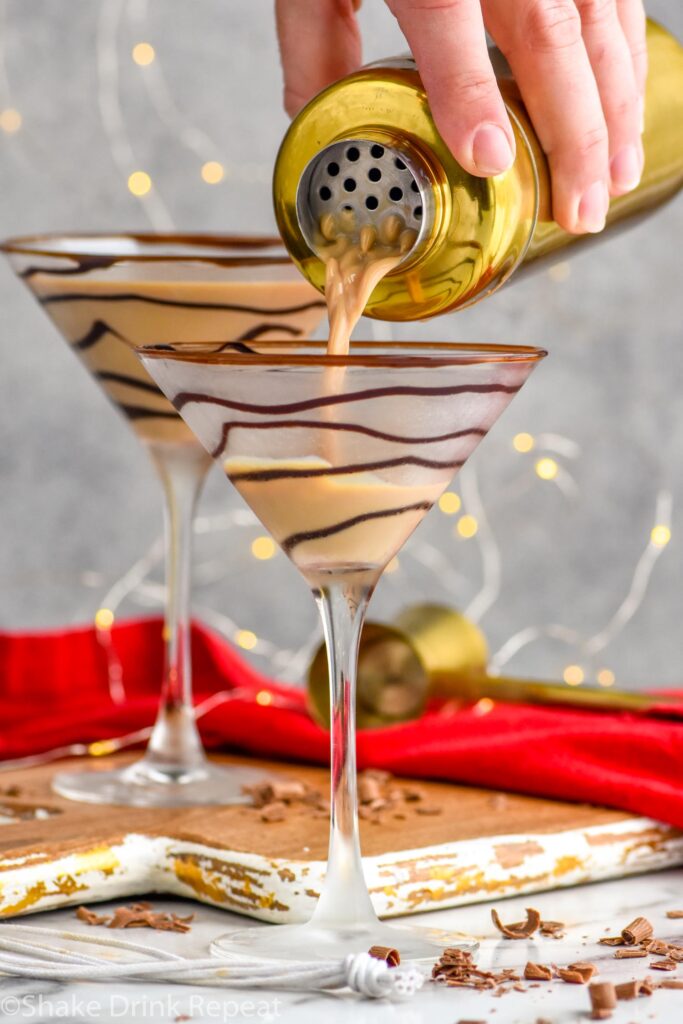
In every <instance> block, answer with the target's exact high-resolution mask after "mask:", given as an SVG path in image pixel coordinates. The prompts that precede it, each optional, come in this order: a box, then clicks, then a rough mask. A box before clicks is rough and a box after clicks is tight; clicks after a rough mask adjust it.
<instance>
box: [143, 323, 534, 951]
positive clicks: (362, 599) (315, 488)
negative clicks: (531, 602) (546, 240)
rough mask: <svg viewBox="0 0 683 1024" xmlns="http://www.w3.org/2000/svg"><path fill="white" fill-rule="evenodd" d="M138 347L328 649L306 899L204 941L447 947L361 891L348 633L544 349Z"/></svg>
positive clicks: (248, 945)
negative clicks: (285, 914)
mask: <svg viewBox="0 0 683 1024" xmlns="http://www.w3.org/2000/svg"><path fill="white" fill-rule="evenodd" d="M212 349H213V351H212ZM140 355H141V357H142V359H143V362H144V365H145V366H146V367H147V369H148V370H149V372H150V374H151V376H152V377H153V378H154V380H155V381H156V382H157V384H158V385H159V386H160V387H161V389H162V391H164V393H165V394H166V395H167V396H168V397H169V398H170V400H171V401H172V402H173V404H174V406H175V408H176V409H177V410H178V411H179V412H180V413H181V414H182V416H183V418H184V419H185V420H186V421H187V423H188V425H189V426H190V427H191V428H192V430H193V431H194V432H195V433H196V435H197V437H198V438H199V439H200V440H201V442H202V444H203V445H204V447H205V448H206V450H207V451H208V452H210V453H211V455H213V457H214V458H215V459H216V460H217V461H218V462H219V463H220V465H221V466H222V467H223V469H224V471H225V473H226V475H227V476H228V477H229V479H230V480H231V481H232V483H233V484H234V485H235V486H236V487H237V489H238V491H239V492H240V494H241V495H242V497H243V498H244V499H245V500H246V501H247V502H248V504H249V505H250V506H251V507H252V509H253V510H254V512H255V513H256V515H257V516H258V517H259V519H260V520H261V521H262V523H263V524H264V526H266V527H267V529H269V530H270V532H271V533H272V534H273V537H274V538H275V540H276V541H277V542H278V544H279V545H280V547H281V548H282V550H283V551H284V552H285V553H286V554H287V555H288V556H289V558H290V559H291V560H292V562H293V563H294V565H295V566H296V567H297V568H298V569H299V571H300V572H301V574H302V576H303V577H304V579H305V580H306V582H307V583H308V584H309V586H310V587H311V589H312V590H313V594H314V596H315V599H316V601H317V603H318V607H319V609H320V613H321V617H322V622H323V629H324V632H325V641H326V645H327V655H328V666H329V675H330V706H331V708H332V724H331V763H332V800H331V807H332V810H331V825H330V847H329V855H328V862H327V873H326V876H325V882H324V886H323V889H322V893H321V896H320V899H319V901H318V904H317V907H316V910H315V912H314V914H313V917H312V918H311V920H310V921H309V922H308V923H307V924H304V925H283V926H279V927H276V928H267V929H266V928H250V929H248V930H245V931H240V932H235V933H233V934H229V935H226V936H224V937H223V938H221V939H219V940H217V941H216V942H214V944H213V946H212V948H213V950H214V951H215V952H216V953H218V954H221V955H225V956H234V955H240V954H242V955H244V954H248V955H250V956H256V957H261V958H264V959H273V958H275V959H287V960H310V959H321V958H322V959H327V958H331V957H338V956H343V955H345V954H347V953H351V952H358V951H360V950H363V949H365V950H367V949H368V948H369V947H370V946H372V945H378V944H379V945H387V946H396V947H397V948H398V949H399V950H400V952H401V955H402V956H404V957H406V958H420V959H421V958H427V957H433V956H434V953H435V950H438V949H442V948H443V946H444V945H461V946H462V945H463V943H462V942H461V941H459V939H458V937H457V936H453V935H448V934H445V933H443V932H441V931H439V930H438V929H426V928H415V927H412V928H409V927H397V926H393V925H387V924H384V923H382V922H380V921H379V920H378V919H377V917H376V915H375V912H374V909H373V906H372V903H371V901H370V896H369V894H368V891H367V888H366V885H365V881H364V878H363V869H362V862H361V854H360V844H359V834H358V814H357V796H356V759H355V681H356V666H357V659H358V643H359V638H360V632H361V628H362V624H363V619H364V616H365V611H366V608H367V606H368V602H369V600H370V597H371V595H372V593H373V590H374V588H375V586H376V585H377V582H378V581H379V578H380V576H381V575H382V572H383V570H384V568H385V566H386V565H387V563H388V562H389V561H390V560H391V559H392V558H393V556H394V555H395V554H396V553H397V551H398V550H399V549H400V548H401V546H402V545H403V544H404V542H405V541H406V539H407V537H408V536H409V535H410V534H411V533H412V531H413V530H414V529H415V527H416V526H417V525H418V523H419V522H420V521H421V520H422V519H423V518H424V516H425V515H426V514H427V512H428V511H429V509H430V508H431V506H432V505H433V504H434V502H435V501H436V500H437V499H438V498H439V496H440V495H441V493H442V492H443V491H444V490H445V488H446V487H447V486H448V483H449V481H450V480H451V478H452V476H453V474H454V473H455V472H456V471H457V470H458V469H459V468H460V467H461V466H462V465H463V464H464V462H465V461H466V459H467V458H468V457H469V455H470V454H471V453H472V451H473V450H474V449H475V448H476V446H477V445H478V444H479V442H480V441H481V439H482V438H483V437H484V436H485V435H486V433H487V432H488V430H489V429H490V427H491V426H492V425H493V423H494V422H495V421H496V420H497V418H498V416H499V415H500V414H501V412H502V411H503V409H504V408H505V407H506V406H507V404H508V403H509V402H510V400H511V399H512V397H513V396H514V395H515V394H516V393H517V391H519V389H520V388H521V387H522V385H523V383H524V381H525V380H526V379H527V377H528V375H529V373H530V372H531V370H532V369H533V367H534V366H535V365H536V364H537V362H538V361H539V359H540V358H541V357H542V356H543V355H544V353H542V352H541V351H540V350H538V349H533V348H510V349H505V348H502V347H496V346H474V347H468V346H462V345H445V344H444V345H435V344H430V343H424V344H420V345H401V344H395V345H389V346H383V345H378V344H375V345H373V344H367V343H358V344H355V345H354V346H353V349H352V354H351V355H349V356H327V355H326V354H325V346H324V345H323V344H317V343H314V342H309V343H308V344H296V343H291V342H288V343H281V344H279V345H277V347H275V346H271V345H268V346H267V351H264V350H263V349H262V350H261V352H260V354H254V355H245V356H243V357H238V356H236V355H235V353H229V352H228V353H226V352H223V351H219V352H216V351H215V346H209V345H206V344H204V345H192V344H182V343H172V344H170V345H167V346H165V347H162V348H157V349H149V350H144V351H141V352H140ZM464 946H465V948H467V943H465V944H464ZM469 948H471V944H470V946H469Z"/></svg>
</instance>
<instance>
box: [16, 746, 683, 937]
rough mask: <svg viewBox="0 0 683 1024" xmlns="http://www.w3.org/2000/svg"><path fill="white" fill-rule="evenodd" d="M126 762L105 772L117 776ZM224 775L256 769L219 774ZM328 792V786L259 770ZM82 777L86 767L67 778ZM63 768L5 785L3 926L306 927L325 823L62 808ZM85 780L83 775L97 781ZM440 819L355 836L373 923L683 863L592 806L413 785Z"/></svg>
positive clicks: (667, 846)
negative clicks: (142, 912) (158, 899)
mask: <svg viewBox="0 0 683 1024" xmlns="http://www.w3.org/2000/svg"><path fill="white" fill-rule="evenodd" d="M129 760H131V755H125V756H122V755H118V756H116V757H110V758H106V759H105V758H102V759H101V760H99V759H98V762H97V767H98V768H99V767H101V768H103V769H105V768H112V767H116V766H117V765H121V764H122V763H125V762H127V761H129ZM216 760H220V761H223V762H226V763H249V764H251V765H254V763H255V762H253V761H250V762H245V761H240V759H237V758H216ZM259 765H261V766H262V767H264V768H266V769H271V770H273V771H277V772H278V773H280V774H286V775H288V776H289V777H290V778H296V779H301V780H302V781H304V782H307V783H309V784H310V785H312V786H315V787H316V788H317V789H320V790H321V791H322V792H326V789H327V785H328V773H327V772H326V771H324V770H322V769H317V768H309V767H303V766H301V765H282V764H281V763H278V764H269V763H268V762H259ZM74 766H77V767H82V768H85V765H84V764H83V762H82V761H80V762H73V761H72V762H70V763H69V767H74ZM64 767H65V762H61V763H60V764H59V765H58V766H55V765H54V764H52V765H50V766H47V767H39V768H31V769H23V770H21V771H16V772H11V771H7V772H3V773H2V774H1V775H0V915H1V916H5V917H10V916H14V915H19V914H27V913H31V912H35V911H41V910H48V909H50V908H54V907H64V906H67V905H69V904H81V903H92V902H94V901H97V900H111V899H121V898H130V897H133V896H142V895H143V894H145V893H150V892H159V893H167V894H173V895H178V896H186V897H190V898H191V899H196V900H200V901H202V902H204V903H210V904H213V905H214V906H218V907H224V908H225V909H226V910H232V911H237V912H238V913H243V914H248V915H249V916H251V917H257V918H261V919H262V920H265V921H276V922H284V921H298V920H305V919H306V918H308V917H309V916H310V913H311V911H312V910H313V907H314V904H315V901H316V898H317V896H318V893H319V891H320V885H321V882H322V878H323V875H324V871H325V857H326V854H327V821H326V820H325V818H324V817H323V816H322V815H321V816H319V817H315V816H311V812H310V810H306V809H304V808H301V809H296V808H293V809H292V811H291V813H290V814H289V815H288V816H287V818H286V820H284V821H281V822H271V823H266V822H263V821H262V820H261V818H260V815H259V811H258V810H256V809H255V808H252V807H246V806H236V807H208V808H207V807H196V808H182V809H173V810H165V809H161V810H160V809H154V810H147V809H143V808H135V807H111V806H97V805H90V804H80V803H75V802H72V801H69V800H64V799H62V798H61V797H58V796H56V795H55V794H54V793H53V792H52V790H51V789H50V780H51V777H52V775H53V774H54V773H55V771H57V770H62V769H63V768H64ZM88 767H90V766H88ZM419 785H420V788H421V789H423V790H424V791H425V794H426V798H427V799H428V801H429V804H431V805H436V806H439V807H441V809H442V811H441V813H440V814H435V815H424V814H418V813H417V811H413V810H411V809H409V807H410V805H408V807H407V808H406V809H402V813H405V818H404V819H403V820H399V819H394V818H392V817H391V816H389V817H388V819H387V820H386V821H385V822H383V823H382V824H376V823H373V822H371V821H362V822H361V839H362V846H363V854H364V865H365V875H366V880H367V883H368V886H369V888H370V891H371V893H372V897H373V901H374V903H375V906H376V909H377V910H378V912H379V913H380V914H382V915H383V916H384V915H389V916H391V915H395V914H406V913H418V912H421V911H425V910H436V909H444V908H446V907H452V906H457V905H461V904H465V903H474V902H477V901H481V900H488V899H492V898H500V897H504V896H510V895H517V894H520V893H529V892H538V891H540V890H542V889H554V888H558V887H560V886H567V885H576V884H580V883H583V882H592V881H596V880H597V879H603V878H610V877H620V876H623V875H627V874H633V873H636V872H642V871H649V870H652V869H653V868H664V867H670V866H671V865H674V864H680V863H683V832H682V831H681V830H679V829H675V828H673V827H672V826H669V825H664V824H662V823H660V822H655V821H652V820H650V819H648V818H641V817H635V816H633V815H630V814H626V813H622V812H619V811H612V810H607V809H605V808H599V807H591V806H588V805H585V804H570V803H562V802H559V801H554V800H541V799H537V798H534V797H526V796H517V795H512V794H500V793H494V792H492V791H490V790H483V789H472V788H469V787H464V786H456V785H449V784H440V783H426V782H423V781H420V784H419Z"/></svg>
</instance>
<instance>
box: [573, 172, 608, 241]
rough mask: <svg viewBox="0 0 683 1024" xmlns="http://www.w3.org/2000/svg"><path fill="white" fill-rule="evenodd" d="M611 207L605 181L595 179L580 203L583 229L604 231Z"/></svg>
mask: <svg viewBox="0 0 683 1024" xmlns="http://www.w3.org/2000/svg"><path fill="white" fill-rule="evenodd" d="M608 207H609V195H608V192H607V186H606V185H605V183H604V181H594V182H593V184H592V185H591V187H590V188H587V189H586V191H585V192H584V193H583V195H582V197H581V201H580V203H579V227H580V228H581V230H582V231H590V232H596V231H602V229H603V228H604V226H605V217H606V216H607V209H608Z"/></svg>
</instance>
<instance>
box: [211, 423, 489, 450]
mask: <svg viewBox="0 0 683 1024" xmlns="http://www.w3.org/2000/svg"><path fill="white" fill-rule="evenodd" d="M240 427H244V428H245V429H246V430H296V429H298V428H299V429H302V430H339V431H341V432H348V433H351V434H364V435H365V436H366V437H374V438H377V440H379V441H390V442H392V443H393V444H438V443H439V442H440V441H457V440H458V439H459V438H462V437H485V436H486V434H487V431H486V430H485V429H483V428H482V427H472V428H470V429H468V430H454V431H453V432H452V433H450V434H435V435H434V436H433V437H403V436H401V435H400V434H387V433H385V431H383V430H375V429H374V428H373V427H363V426H361V425H360V424H359V423H335V422H332V423H325V422H324V421H322V420H262V421H261V422H260V423H259V422H255V421H254V420H228V422H227V423H224V424H223V427H222V430H221V439H220V441H219V442H218V444H217V445H216V447H215V448H214V449H213V451H212V452H211V456H212V458H214V459H217V458H218V457H219V456H220V455H221V454H222V453H223V452H224V451H225V449H226V448H227V444H228V436H229V434H230V431H231V430H238V429H239V428H240Z"/></svg>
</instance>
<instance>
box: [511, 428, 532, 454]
mask: <svg viewBox="0 0 683 1024" xmlns="http://www.w3.org/2000/svg"><path fill="white" fill-rule="evenodd" d="M535 444H536V441H535V440H534V437H533V435H532V434H526V433H524V432H522V433H521V434H515V436H514V437H513V438H512V447H513V448H514V449H515V451H516V452H530V451H531V449H532V448H533V447H534V445H535Z"/></svg>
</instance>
